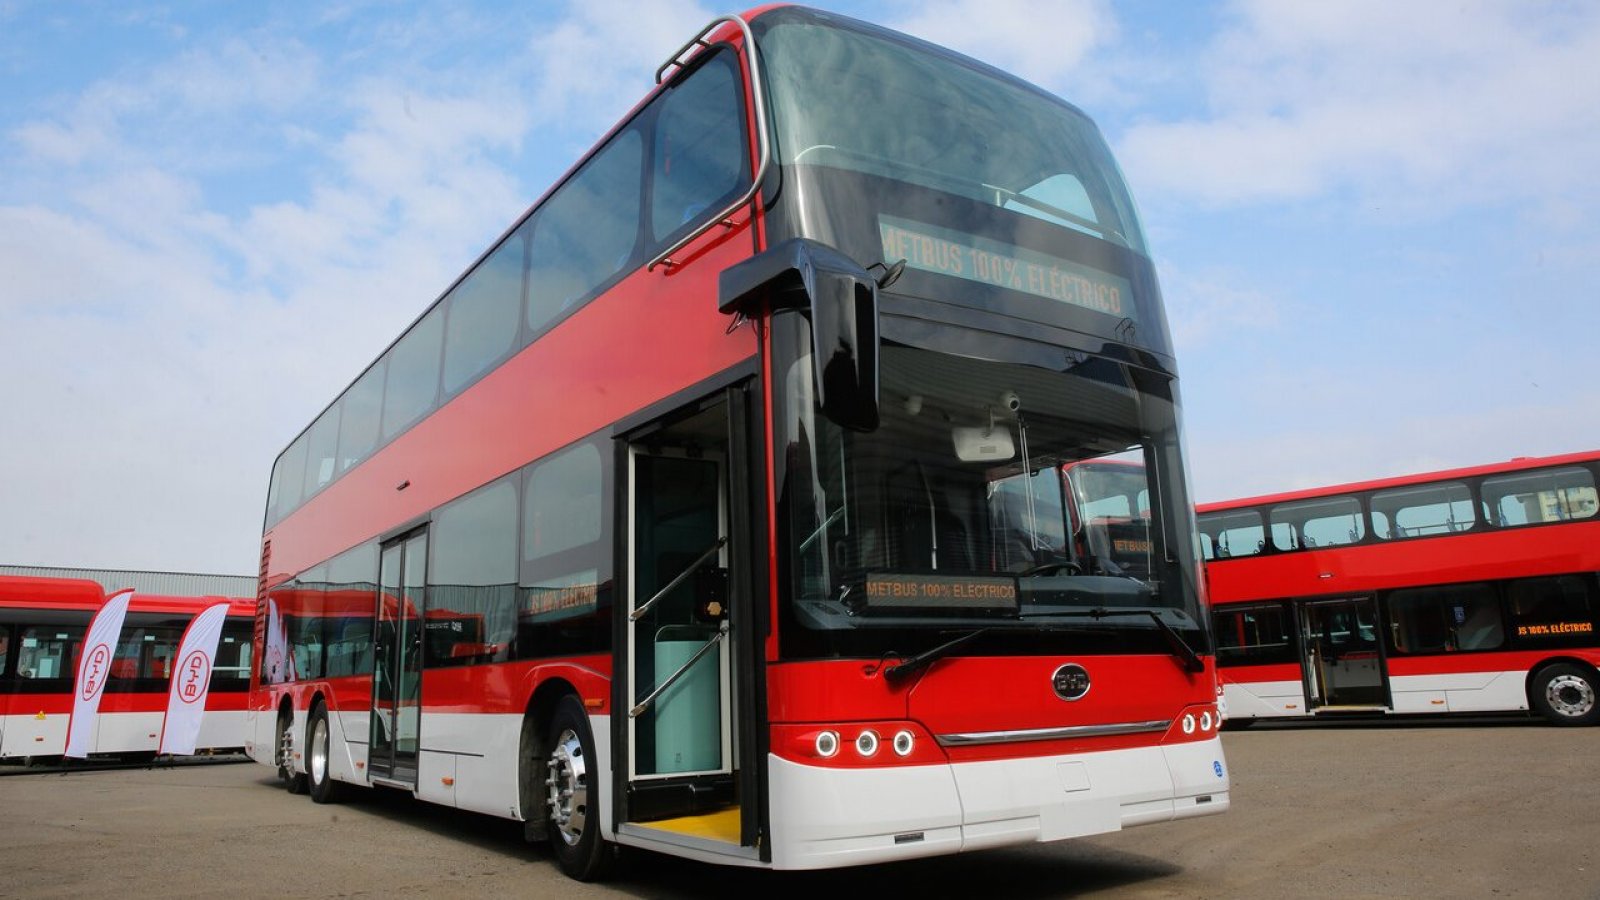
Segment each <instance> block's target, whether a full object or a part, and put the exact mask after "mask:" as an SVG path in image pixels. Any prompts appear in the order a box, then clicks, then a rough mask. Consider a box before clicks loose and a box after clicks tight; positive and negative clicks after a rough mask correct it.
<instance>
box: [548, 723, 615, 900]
mask: <svg viewBox="0 0 1600 900" xmlns="http://www.w3.org/2000/svg"><path fill="white" fill-rule="evenodd" d="M549 735H550V737H549V740H548V741H546V742H545V747H546V748H547V749H548V752H549V756H548V757H547V758H546V760H545V772H546V777H545V788H546V789H547V791H546V795H545V815H546V816H547V817H548V819H549V826H548V828H547V831H548V832H549V835H550V847H551V850H552V851H553V852H554V853H555V856H556V862H557V864H559V865H560V866H561V871H562V872H564V873H566V875H567V876H568V877H570V878H575V879H577V880H578V881H599V880H602V879H604V878H605V877H606V876H607V875H609V874H610V872H611V868H612V863H613V858H614V854H613V848H612V847H610V846H609V845H608V843H607V841H606V840H605V838H603V837H602V836H601V835H600V784H599V777H598V774H597V773H596V771H595V768H594V766H593V765H592V763H593V762H594V761H596V760H597V757H596V756H595V750H594V736H593V735H592V734H591V733H590V731H589V717H588V715H586V714H585V713H584V709H583V704H582V703H580V702H578V698H577V697H574V696H572V695H570V694H569V695H567V696H565V697H562V698H561V702H560V703H557V704H556V709H555V715H553V716H552V717H551V719H550V731H549Z"/></svg>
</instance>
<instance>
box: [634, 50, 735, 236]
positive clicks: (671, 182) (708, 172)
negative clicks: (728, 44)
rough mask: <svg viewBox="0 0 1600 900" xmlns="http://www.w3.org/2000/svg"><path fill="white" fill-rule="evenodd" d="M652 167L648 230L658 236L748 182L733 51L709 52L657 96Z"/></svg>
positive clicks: (689, 220)
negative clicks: (709, 55)
mask: <svg viewBox="0 0 1600 900" xmlns="http://www.w3.org/2000/svg"><path fill="white" fill-rule="evenodd" d="M651 168H652V176H651V180H650V192H651V200H650V223H651V229H650V230H651V236H652V237H653V238H654V239H655V240H656V241H658V242H664V241H665V240H666V239H667V238H668V237H669V236H670V235H672V234H673V233H675V232H677V231H679V230H680V229H682V228H683V227H685V226H687V225H689V224H690V223H692V222H695V221H697V220H699V219H701V218H703V216H704V215H706V214H709V213H712V212H714V211H715V210H718V209H721V208H722V207H723V206H725V205H726V204H727V203H728V202H729V201H731V200H732V199H733V198H734V197H735V196H737V195H738V193H739V192H740V190H741V189H742V188H743V187H744V186H745V185H746V184H749V181H750V151H749V144H748V142H747V141H746V140H745V137H744V107H743V104H742V103H741V102H740V88H739V72H738V68H737V65H736V63H735V62H734V57H733V54H731V53H728V52H722V53H718V54H717V55H715V56H713V57H712V58H711V59H710V60H709V61H707V62H706V63H705V65H703V66H701V67H700V68H699V69H697V70H696V71H695V73H694V74H693V75H691V76H690V77H689V78H688V79H687V80H686V81H684V82H682V83H681V84H678V85H676V86H674V87H673V88H672V89H671V90H670V91H669V92H668V93H667V94H666V96H665V97H664V98H663V99H662V101H661V117H660V119H659V120H658V121H657V123H656V129H655V153H654V155H653V157H652V163H651Z"/></svg>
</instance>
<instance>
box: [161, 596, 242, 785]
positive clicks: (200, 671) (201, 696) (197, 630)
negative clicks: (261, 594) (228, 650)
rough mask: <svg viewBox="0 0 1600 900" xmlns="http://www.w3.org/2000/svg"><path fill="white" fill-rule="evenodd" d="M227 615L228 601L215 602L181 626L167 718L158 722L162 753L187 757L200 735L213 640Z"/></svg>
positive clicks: (213, 653) (214, 650)
mask: <svg viewBox="0 0 1600 900" xmlns="http://www.w3.org/2000/svg"><path fill="white" fill-rule="evenodd" d="M227 617H228V604H227V603H215V604H212V605H211V606H208V607H206V609H205V611H204V612H202V613H200V615H198V616H195V617H194V619H193V620H192V621H190V622H189V627H188V628H186V629H184V632H183V640H182V641H180V642H179V643H178V654H177V656H175V657H173V658H174V659H175V660H177V663H178V664H177V666H176V667H174V668H173V670H172V679H171V684H169V685H168V687H167V717H166V718H165V719H163V720H162V722H161V749H160V752H162V753H175V754H178V755H180V756H187V755H189V754H191V753H193V752H194V745H195V742H196V741H197V740H199V738H200V720H201V718H202V717H203V716H204V715H205V711H206V695H207V694H209V693H210V692H211V669H212V666H213V665H214V664H215V662H216V658H217V642H218V641H219V640H220V639H221V638H222V623H223V621H224V620H225V619H227Z"/></svg>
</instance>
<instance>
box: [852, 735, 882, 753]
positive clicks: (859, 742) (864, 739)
mask: <svg viewBox="0 0 1600 900" xmlns="http://www.w3.org/2000/svg"><path fill="white" fill-rule="evenodd" d="M856 752H857V753H859V754H861V755H862V756H873V755H875V754H876V753H877V752H878V733H877V732H876V731H873V730H872V729H871V728H868V729H867V730H866V731H863V732H861V733H860V734H859V735H857V736H856Z"/></svg>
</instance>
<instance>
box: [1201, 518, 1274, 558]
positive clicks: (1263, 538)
mask: <svg viewBox="0 0 1600 900" xmlns="http://www.w3.org/2000/svg"><path fill="white" fill-rule="evenodd" d="M1200 542H1201V546H1202V547H1203V548H1204V554H1205V558H1206V559H1208V560H1210V559H1229V558H1231V557H1235V556H1255V555H1256V554H1258V553H1261V552H1262V551H1264V550H1265V549H1266V548H1267V530H1266V528H1265V527H1264V526H1263V525H1262V524H1261V512H1260V511H1259V510H1254V509H1239V510H1233V511H1230V512H1219V513H1207V514H1205V515H1203V516H1201V517H1200Z"/></svg>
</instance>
